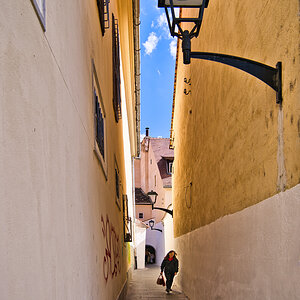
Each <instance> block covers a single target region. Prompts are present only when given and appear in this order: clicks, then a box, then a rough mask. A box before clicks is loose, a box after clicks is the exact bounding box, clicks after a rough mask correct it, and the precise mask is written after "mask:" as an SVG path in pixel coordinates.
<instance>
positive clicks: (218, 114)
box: [171, 0, 300, 299]
mask: <svg viewBox="0 0 300 300" xmlns="http://www.w3.org/2000/svg"><path fill="white" fill-rule="evenodd" d="M182 14H183V16H187V14H188V13H187V12H186V11H182ZM299 25H300V23H299V1H296V0H292V1H279V0H278V1H267V0H264V1H259V2H255V3H254V2H253V1H250V0H246V1H231V2H226V1H221V0H211V1H210V2H209V5H208V8H206V9H205V11H204V19H203V23H202V26H201V30H200V34H199V37H198V38H194V39H192V41H191V44H192V51H203V52H215V53H222V54H229V55H234V56H239V57H244V58H248V59H252V60H255V61H257V62H261V63H264V64H267V65H270V66H272V67H275V66H276V63H277V62H278V61H281V62H282V66H283V73H282V80H283V86H282V90H283V103H282V107H280V106H279V105H278V104H276V93H275V92H274V90H272V89H271V88H270V87H269V86H267V85H266V84H264V83H263V82H261V81H260V80H258V79H256V78H255V77H252V76H251V75H249V74H247V73H244V72H242V71H240V70H237V69H235V68H232V67H229V66H226V65H222V64H220V63H215V62H209V61H204V60H199V59H191V64H190V65H184V64H183V60H182V51H181V43H179V45H178V49H177V50H178V51H177V60H178V61H177V67H176V76H175V90H174V104H173V105H174V112H173V119H172V130H173V131H172V133H171V138H172V139H174V142H173V145H174V147H175V163H174V170H175V171H174V175H173V203H174V230H175V236H176V238H177V239H176V240H177V248H178V252H179V259H180V256H181V259H182V264H181V266H182V269H181V270H182V273H181V274H182V275H181V276H182V277H180V279H179V281H180V282H181V285H182V287H183V289H184V291H185V292H186V293H187V295H188V296H189V297H191V299H199V298H198V297H199V295H202V296H203V299H215V298H217V297H220V298H217V299H229V298H230V299H254V298H255V297H258V298H259V299H267V298H268V297H267V295H271V296H270V297H271V299H284V296H285V295H290V296H291V297H290V299H296V298H295V293H296V291H297V289H298V292H299V288H297V287H296V279H295V278H296V277H297V276H299V275H300V274H299V270H294V269H293V265H294V264H297V263H298V260H299V255H300V254H299V251H298V252H297V251H296V249H297V247H299V242H297V243H295V244H293V243H291V244H289V243H288V241H290V240H291V239H293V238H295V236H296V231H295V230H296V228H299V221H298V219H299V213H300V206H299V199H300V191H299V190H300V187H299V183H300V86H299V80H300V78H299V76H300V72H299V71H300V61H299V59H300V53H299V42H300V35H299ZM187 82H188V83H187ZM184 91H186V93H184ZM296 212H297V213H298V214H297V213H296ZM297 215H298V216H297ZM291 224H292V225H291ZM298 234H299V229H298ZM270 239H271V242H270ZM278 251H279V252H278ZM266 253H267V254H268V255H267V254H266ZM279 253H280V254H279ZM180 254H182V255H180ZM195 255H196V258H195ZM239 255H240V256H243V259H241V257H240V256H239ZM188 257H190V258H188ZM281 259H287V261H288V262H287V263H286V264H283V263H282V261H281ZM195 260H196V261H197V262H198V263H197V264H195ZM193 266H195V267H196V268H197V271H194V272H191V271H190V268H193ZM262 268H264V270H261V269H262ZM283 269H284V270H285V272H287V273H286V274H290V276H291V277H290V281H289V282H288V280H287V279H285V278H284V275H283V271H282V270H283ZM298 269H299V268H298ZM274 272H275V273H276V275H274V276H273V275H272V274H274ZM247 273H248V274H247ZM226 276H227V277H226ZM272 276H273V277H272ZM214 279H215V283H217V284H218V285H217V286H218V288H217V287H216V286H215V287H212V282H213V281H214ZM259 279H260V280H263V281H264V284H265V287H262V286H260V284H258V280H259ZM199 293H200V294H199ZM276 293H277V294H276ZM278 293H279V294H278ZM276 295H277V296H276ZM298 295H299V293H298ZM281 296H282V297H283V298H282V297H281ZM214 297H215V298H214ZM226 297H227V298H226ZM276 297H278V298H276Z"/></svg>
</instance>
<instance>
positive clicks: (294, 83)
mask: <svg viewBox="0 0 300 300" xmlns="http://www.w3.org/2000/svg"><path fill="white" fill-rule="evenodd" d="M296 82H297V79H295V80H294V81H291V82H290V91H291V92H292V91H293V90H294V88H295V85H296Z"/></svg>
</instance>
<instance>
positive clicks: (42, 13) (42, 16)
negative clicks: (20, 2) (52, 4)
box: [31, 0, 46, 32]
mask: <svg viewBox="0 0 300 300" xmlns="http://www.w3.org/2000/svg"><path fill="white" fill-rule="evenodd" d="M31 3H32V5H33V7H34V10H35V13H36V14H37V16H38V19H39V22H40V24H41V26H42V28H43V31H44V32H45V31H46V0H41V5H42V7H40V5H39V4H38V2H37V1H36V0H31Z"/></svg>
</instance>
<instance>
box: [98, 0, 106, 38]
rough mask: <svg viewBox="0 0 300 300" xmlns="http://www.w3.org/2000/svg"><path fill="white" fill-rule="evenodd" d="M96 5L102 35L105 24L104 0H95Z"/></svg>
mask: <svg viewBox="0 0 300 300" xmlns="http://www.w3.org/2000/svg"><path fill="white" fill-rule="evenodd" d="M97 6H98V13H99V20H100V27H101V31H102V36H104V33H105V26H104V0H97Z"/></svg>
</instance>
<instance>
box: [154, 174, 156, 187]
mask: <svg viewBox="0 0 300 300" xmlns="http://www.w3.org/2000/svg"><path fill="white" fill-rule="evenodd" d="M154 186H156V175H154Z"/></svg>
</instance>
